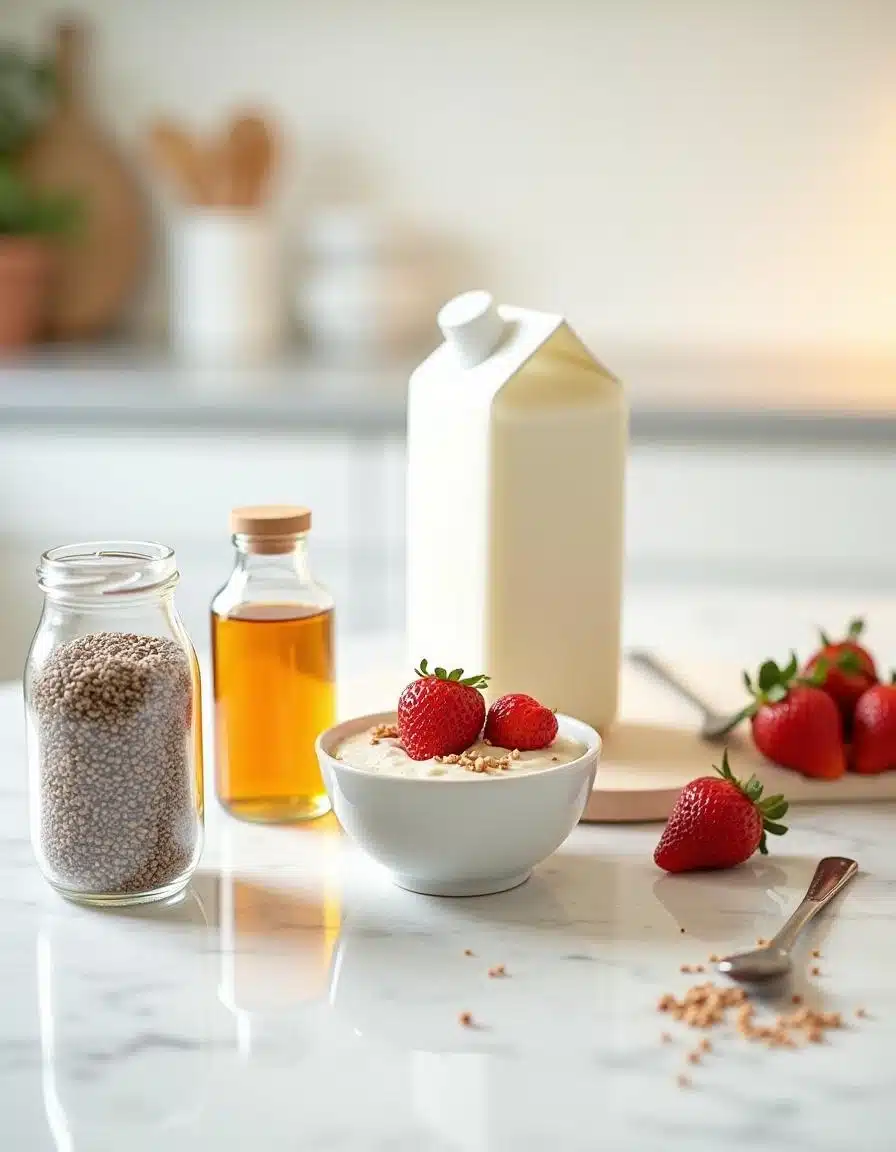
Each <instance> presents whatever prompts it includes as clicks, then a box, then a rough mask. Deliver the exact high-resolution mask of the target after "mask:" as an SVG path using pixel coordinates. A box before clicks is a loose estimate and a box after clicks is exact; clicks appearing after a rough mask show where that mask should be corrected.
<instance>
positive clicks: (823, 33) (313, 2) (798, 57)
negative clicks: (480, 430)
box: [0, 0, 896, 350]
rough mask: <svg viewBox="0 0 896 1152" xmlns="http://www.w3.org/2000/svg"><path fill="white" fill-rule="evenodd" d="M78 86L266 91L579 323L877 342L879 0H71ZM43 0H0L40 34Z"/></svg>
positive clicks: (881, 148)
mask: <svg viewBox="0 0 896 1152" xmlns="http://www.w3.org/2000/svg"><path fill="white" fill-rule="evenodd" d="M67 7H68V8H69V9H72V8H74V9H75V10H80V11H83V12H87V13H89V14H91V15H92V16H93V17H94V19H95V22H96V27H97V37H98V43H97V57H98V59H97V61H96V65H97V76H96V80H97V84H96V90H97V104H98V106H99V107H100V108H101V109H102V111H103V114H104V115H105V116H106V117H107V119H108V120H109V121H110V122H111V123H112V124H113V125H114V127H115V128H116V129H117V131H118V132H119V133H120V134H121V136H122V137H123V139H124V140H125V141H126V142H127V143H128V145H129V146H130V147H132V148H133V147H134V146H135V144H136V141H137V138H138V133H139V131H140V128H141V126H143V125H144V124H145V123H146V122H147V120H148V119H149V118H150V117H151V116H152V115H153V114H155V113H159V112H166V113H178V114H182V115H183V116H185V117H188V118H189V119H190V120H192V121H194V122H196V123H204V124H209V123H212V122H213V121H214V120H215V118H217V117H219V116H220V115H221V114H222V113H223V112H224V111H225V110H226V109H227V108H228V107H229V105H231V104H232V103H233V102H234V101H236V100H239V99H244V98H250V99H256V98H257V99H261V100H263V101H264V102H265V103H266V104H268V105H270V106H271V107H272V108H273V109H274V110H276V111H277V112H278V113H279V115H280V116H282V117H283V119H284V121H285V123H286V124H287V127H288V131H289V134H290V137H291V139H292V141H293V142H294V144H295V146H296V147H297V149H298V160H297V162H296V163H294V164H293V165H292V166H291V171H290V172H289V174H288V180H287V187H286V188H285V190H284V204H283V211H284V217H285V219H286V220H287V221H288V222H289V225H290V228H291V230H292V231H295V230H296V229H298V227H299V220H300V216H301V207H302V206H303V205H305V204H307V203H308V201H309V200H313V199H314V198H315V197H317V196H321V197H323V196H326V195H328V194H329V193H330V192H331V191H332V190H333V188H334V187H336V186H340V187H349V188H351V189H357V190H361V191H363V193H364V195H365V196H368V197H369V198H371V199H372V200H374V201H375V202H377V203H379V204H382V205H384V206H386V207H388V208H390V209H393V210H395V211H397V212H398V213H400V214H403V215H405V216H406V217H407V218H409V219H413V220H416V221H418V222H420V223H422V224H424V225H426V226H428V227H431V228H432V229H433V230H434V231H435V232H436V233H437V234H438V235H439V237H441V238H442V239H443V240H444V241H446V242H447V243H448V244H449V245H456V246H457V248H458V250H459V251H460V252H461V253H463V254H464V259H465V260H467V261H468V263H469V267H468V268H467V267H464V269H463V273H462V274H459V279H465V278H471V279H476V280H480V281H483V282H487V283H488V284H490V285H492V286H494V289H495V290H496V291H497V292H498V293H499V294H500V295H502V296H504V297H515V298H516V299H518V300H519V301H520V302H525V303H529V304H532V305H534V306H543V307H549V308H554V309H561V310H564V311H567V312H568V313H569V314H570V315H571V316H572V317H573V319H574V320H575V321H576V322H577V323H578V324H579V325H580V327H581V328H582V329H583V331H585V332H586V333H587V334H589V335H591V334H593V335H594V337H595V338H599V337H600V336H603V337H605V338H607V339H621V340H634V341H637V342H642V341H648V342H653V341H656V342H666V341H668V340H670V339H671V340H682V341H697V342H702V341H722V342H724V341H729V340H730V341H735V342H737V343H741V344H742V343H745V342H759V343H763V342H771V343H775V342H780V341H783V342H786V343H788V344H791V345H792V344H799V343H808V344H813V345H817V346H825V345H830V344H838V345H843V346H846V347H854V346H861V345H868V346H872V347H874V346H876V347H878V348H883V349H884V350H893V349H894V348H896V277H894V256H896V208H894V205H896V147H894V141H896V3H893V2H892V0H839V2H835V0H551V2H550V3H547V2H545V0H540V2H536V0H89V2H86V3H81V4H74V5H72V4H70V5H68V6H67ZM56 9H57V5H56V4H54V3H50V2H49V0H4V3H3V5H2V13H0V31H2V32H3V33H9V34H15V35H21V36H24V37H28V38H35V37H36V36H37V34H38V32H39V31H40V30H41V29H43V28H45V27H46V25H47V23H48V21H49V20H50V19H51V17H52V15H53V13H54V12H55V10H56Z"/></svg>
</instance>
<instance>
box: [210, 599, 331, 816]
mask: <svg viewBox="0 0 896 1152" xmlns="http://www.w3.org/2000/svg"><path fill="white" fill-rule="evenodd" d="M212 658H213V661H214V683H215V736H216V744H215V772H216V779H217V791H218V797H219V799H220V801H221V803H222V804H223V805H224V807H225V808H227V809H228V810H229V811H230V812H232V813H233V815H235V816H239V817H242V818H243V819H247V820H263V821H278V822H279V821H288V820H307V819H311V818H313V817H315V816H319V815H320V814H321V813H322V812H325V811H326V810H327V807H328V802H327V797H326V793H325V792H324V786H323V781H322V779H321V774H320V768H319V767H318V763H317V757H316V756H315V753H314V741H315V739H316V737H317V735H318V734H319V733H320V732H321V731H323V729H324V728H328V727H329V726H330V725H331V724H332V723H333V722H334V720H335V707H336V689H335V683H334V668H333V612H332V609H328V610H326V611H320V610H319V609H316V608H315V609H303V608H302V607H301V606H300V605H296V604H245V605H241V606H239V607H237V608H234V609H233V610H231V611H230V612H228V613H227V614H226V615H219V614H218V613H217V612H212Z"/></svg>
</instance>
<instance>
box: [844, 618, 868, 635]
mask: <svg viewBox="0 0 896 1152" xmlns="http://www.w3.org/2000/svg"><path fill="white" fill-rule="evenodd" d="M864 631H865V621H864V620H863V619H862V617H861V616H856V617H855V618H854V619H853V620H850V622H849V628H848V629H847V632H846V635H847V637H848V638H849V639H850V640H858V638H859V637H860V636H861V635H862V633H863V632H864Z"/></svg>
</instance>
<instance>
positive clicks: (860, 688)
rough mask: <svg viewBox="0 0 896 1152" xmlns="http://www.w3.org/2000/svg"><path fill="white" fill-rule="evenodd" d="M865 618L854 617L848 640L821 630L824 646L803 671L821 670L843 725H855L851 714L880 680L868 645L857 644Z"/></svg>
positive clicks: (823, 686)
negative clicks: (866, 693)
mask: <svg viewBox="0 0 896 1152" xmlns="http://www.w3.org/2000/svg"><path fill="white" fill-rule="evenodd" d="M864 627H865V622H864V621H863V620H858V619H857V620H853V621H851V623H850V625H849V629H848V631H847V634H846V639H845V640H838V641H836V642H834V641H832V640H830V639H829V638H828V637H827V636H825V634H824V632H822V633H821V643H822V647H821V648H820V649H819V650H818V652H816V653H815V655H814V656H813V657H812V658H811V659H810V660H809V662H808V663H807V664H806V667H805V670H804V674H805V675H806V676H809V677H812V676H813V675H814V674H815V673H816V672H818V670H819V669H820V670H821V671H822V672H823V673H824V679H823V681H822V683H821V687H822V688H823V689H824V690H825V692H827V694H828V695H829V696H830V697H831V699H832V700H833V701H834V703H835V704H836V705H837V707H838V708H839V709H840V714H841V716H842V717H843V724H844V728H845V729H846V730H847V731H848V730H849V728H850V726H851V724H852V714H853V710H854V709H855V706H856V703H857V702H858V699H859V697H860V696H861V695H862V693H863V692H864V691H865V690H866V689H867V688H870V687H871V685H872V684H876V683H877V669H876V668H875V666H874V659H873V657H872V655H871V653H870V652H869V651H868V649H867V648H863V647H862V645H861V644H859V643H858V639H859V637H860V636H861V635H862V630H863V629H864Z"/></svg>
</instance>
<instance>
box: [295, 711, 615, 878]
mask: <svg viewBox="0 0 896 1152" xmlns="http://www.w3.org/2000/svg"><path fill="white" fill-rule="evenodd" d="M557 720H558V723H559V732H560V735H561V736H566V737H569V738H571V739H573V740H578V741H580V742H581V743H583V744H584V745H585V746H586V751H585V753H584V755H582V756H580V757H579V758H578V760H572V761H570V762H569V763H568V764H558V765H555V766H551V767H550V768H546V769H545V770H544V771H542V772H527V773H524V774H520V775H519V776H485V777H481V776H473V775H471V776H470V778H469V780H467V779H463V780H457V779H449V780H446V779H442V778H429V779H427V778H424V779H417V778H414V777H405V776H386V775H377V774H375V773H371V772H365V771H363V770H362V769H359V768H352V767H350V766H349V765H348V764H346V763H344V762H343V761H342V760H336V759H335V757H334V753H335V752H336V749H337V747H338V746H339V745H340V744H341V743H342V741H343V740H346V739H347V738H348V737H350V736H355V735H357V734H358V733H359V732H365V731H367V730H368V729H370V728H372V727H373V726H374V725H375V724H390V723H394V722H395V713H394V712H381V713H377V714H376V715H371V716H359V717H358V718H356V719H355V720H348V721H346V722H345V723H344V724H337V725H336V726H335V727H333V728H328V729H327V731H326V732H323V733H321V735H320V736H319V737H318V739H317V744H316V748H317V756H318V759H319V761H320V766H321V771H322V773H323V777H324V784H325V786H326V789H327V794H328V795H329V797H330V802H331V803H332V805H333V811H334V812H335V813H336V818H337V819H338V820H339V823H340V824H341V825H342V827H343V828H344V829H345V831H346V832H347V833H348V834H349V836H351V838H352V839H353V840H354V841H355V842H356V843H357V844H359V845H360V847H361V848H363V849H364V851H365V852H367V853H368V855H370V856H372V857H373V859H374V860H376V861H377V862H378V863H379V864H382V865H383V867H385V868H386V869H388V871H389V872H390V873H391V874H392V879H393V880H394V881H395V883H396V884H398V885H399V886H400V887H402V888H409V889H410V890H411V891H412V892H423V893H425V894H427V895H430V896H484V895H486V894H487V893H490V892H503V891H505V889H507V888H515V887H516V885H517V884H522V883H523V881H524V880H527V879H528V877H529V873H530V872H531V870H532V868H533V867H534V866H535V865H536V864H538V863H540V862H541V861H542V860H544V859H545V858H546V857H548V856H550V854H551V853H552V852H553V851H554V850H555V849H557V848H559V846H560V845H561V844H562V843H563V841H564V840H565V839H566V837H567V836H568V835H569V833H570V832H571V831H572V830H573V828H574V827H575V826H576V824H577V823H578V821H579V818H580V817H581V815H582V812H583V811H584V809H585V804H586V802H587V800H588V797H589V795H590V793H591V788H592V786H593V784H594V776H595V773H596V772H597V765H598V761H599V759H600V748H601V741H600V737H599V736H598V734H597V733H596V732H595V731H594V729H593V728H589V727H588V725H587V724H583V723H582V722H581V721H579V720H573V719H572V718H571V717H569V716H561V715H558V717H557Z"/></svg>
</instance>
